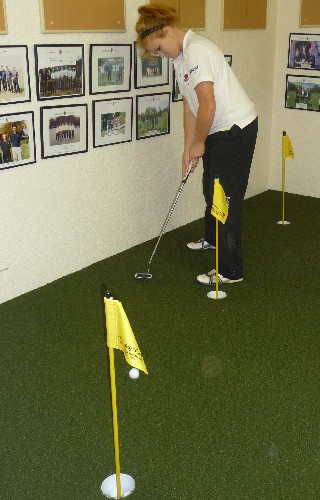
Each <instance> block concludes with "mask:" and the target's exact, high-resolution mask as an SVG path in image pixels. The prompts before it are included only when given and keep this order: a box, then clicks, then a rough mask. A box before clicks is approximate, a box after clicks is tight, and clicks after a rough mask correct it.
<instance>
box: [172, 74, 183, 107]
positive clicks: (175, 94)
mask: <svg viewBox="0 0 320 500" xmlns="http://www.w3.org/2000/svg"><path fill="white" fill-rule="evenodd" d="M171 95H172V102H178V101H182V95H181V94H180V89H179V83H178V81H177V79H176V72H175V70H174V67H173V70H172V94H171Z"/></svg>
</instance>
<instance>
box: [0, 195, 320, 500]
mask: <svg viewBox="0 0 320 500" xmlns="http://www.w3.org/2000/svg"><path fill="white" fill-rule="evenodd" d="M281 202H282V195H281V193H280V192H275V191H266V192H265V193H263V194H261V195H258V196H255V197H252V198H250V199H248V200H246V201H245V203H244V212H243V253H244V261H245V279H244V281H243V282H242V283H238V284H234V285H224V286H222V287H221V289H223V290H224V291H225V292H226V293H227V297H226V298H225V299H222V300H218V301H216V300H210V299H208V298H207V292H208V291H209V290H210V288H208V287H205V286H201V285H198V284H197V282H196V280H195V277H196V275H197V274H199V273H202V272H205V271H208V270H209V269H211V268H213V267H214V255H215V254H214V252H212V251H206V252H191V251H189V250H188V249H187V248H186V245H185V243H186V242H188V241H190V240H192V239H198V238H199V237H201V236H202V231H203V220H198V221H195V222H192V223H190V224H187V225H185V226H183V227H181V228H179V229H176V230H174V231H171V232H168V233H166V234H165V235H164V236H163V238H162V240H161V242H160V245H159V247H158V250H157V253H156V255H155V257H154V260H153V264H152V268H151V272H152V274H153V279H152V280H150V281H137V280H135V278H134V274H135V273H136V272H145V271H146V270H147V265H148V261H149V258H150V255H151V252H152V250H153V248H154V245H155V243H156V239H153V240H151V241H148V242H146V243H144V244H142V245H139V246H136V247H134V248H131V249H129V250H127V251H125V252H122V253H120V254H118V255H116V256H114V257H111V258H109V259H106V260H104V261H102V262H98V263H96V264H94V265H92V266H90V267H88V268H86V269H84V270H82V271H80V272H77V273H74V274H72V275H69V276H67V277H64V278H62V279H59V280H57V281H55V282H53V283H51V284H48V285H47V286H44V287H42V288H39V289H37V290H35V291H32V292H30V293H28V294H25V295H22V296H20V297H18V298H16V299H14V300H11V301H9V302H7V303H5V304H2V305H0V333H1V365H0V388H1V419H0V420H1V455H2V459H1V472H0V499H1V500H20V499H24V500H73V499H74V500H98V499H102V498H104V497H103V495H102V493H101V491H100V487H101V483H102V481H103V480H104V479H105V478H106V477H107V476H109V475H111V474H113V473H114V472H115V465H114V451H113V431H112V413H111V403H110V399H111V398H110V378H109V366H108V355H107V350H106V346H105V319H104V306H103V301H102V292H103V291H104V290H111V292H112V293H113V295H114V297H115V298H117V299H119V300H120V301H121V302H122V304H123V307H124V309H125V311H126V313H127V315H128V318H129V320H130V323H131V325H132V328H133V331H134V333H135V336H136V339H137V341H138V344H139V347H140V349H141V351H142V354H143V357H144V360H145V362H146V365H147V368H148V370H149V375H148V376H146V375H144V374H143V373H141V375H140V378H139V379H138V380H131V379H130V378H129V377H128V372H129V369H130V367H129V365H128V364H127V363H126V362H125V360H124V356H123V354H122V353H121V352H120V351H115V363H116V378H117V400H118V418H119V439H120V459H121V471H122V472H123V473H127V474H130V475H131V476H132V477H133V478H134V480H135V482H136V488H135V490H134V492H133V493H132V494H131V495H130V496H129V497H128V498H130V499H131V498H132V499H133V500H165V499H166V500H167V499H168V500H200V499H201V500H206V499H208V500H215V499H219V500H233V499H234V500H239V499H241V500H242V499H243V500H247V499H250V500H251V499H254V500H255V499H257V500H261V499H270V500H277V499H279V500H286V499H289V500H308V499H310V500H317V499H319V498H320V470H319V466H320V423H319V422H320V403H319V394H320V376H319V359H320V331H319V330H320V329H319V320H320V313H319V284H320V266H319V262H318V261H319V252H320V245H319V240H320V238H319V227H320V199H315V198H309V197H303V196H297V195H291V194H287V195H286V205H285V208H286V213H285V218H286V219H287V220H288V221H290V222H291V224H290V225H287V226H283V225H278V224H276V222H277V221H278V220H281ZM180 203H183V197H182V199H181V200H180Z"/></svg>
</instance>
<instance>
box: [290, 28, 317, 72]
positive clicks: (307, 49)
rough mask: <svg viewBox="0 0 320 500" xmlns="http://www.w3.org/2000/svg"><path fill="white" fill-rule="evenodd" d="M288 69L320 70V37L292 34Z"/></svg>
mask: <svg viewBox="0 0 320 500" xmlns="http://www.w3.org/2000/svg"><path fill="white" fill-rule="evenodd" d="M288 68H298V69H307V70H308V69H312V70H320V35H310V34H304V33H290V37H289V50H288Z"/></svg>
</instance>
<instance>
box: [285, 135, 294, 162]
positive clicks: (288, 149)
mask: <svg viewBox="0 0 320 500" xmlns="http://www.w3.org/2000/svg"><path fill="white" fill-rule="evenodd" d="M282 158H292V159H294V152H293V148H292V144H291V141H290V138H289V136H288V135H283V136H282Z"/></svg>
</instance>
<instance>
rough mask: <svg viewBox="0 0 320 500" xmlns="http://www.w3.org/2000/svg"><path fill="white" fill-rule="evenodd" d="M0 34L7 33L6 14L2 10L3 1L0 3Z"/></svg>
mask: <svg viewBox="0 0 320 500" xmlns="http://www.w3.org/2000/svg"><path fill="white" fill-rule="evenodd" d="M0 33H1V34H6V33H8V29H7V19H6V12H5V10H4V4H3V0H2V1H0Z"/></svg>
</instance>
